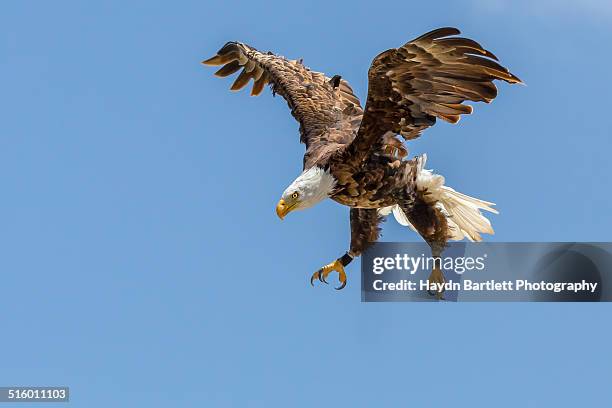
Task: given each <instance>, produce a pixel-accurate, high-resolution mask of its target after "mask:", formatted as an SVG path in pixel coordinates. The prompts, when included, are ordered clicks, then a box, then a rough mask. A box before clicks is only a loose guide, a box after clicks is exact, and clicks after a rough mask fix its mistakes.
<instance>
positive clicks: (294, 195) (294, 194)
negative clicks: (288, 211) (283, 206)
mask: <svg viewBox="0 0 612 408" xmlns="http://www.w3.org/2000/svg"><path fill="white" fill-rule="evenodd" d="M299 196H300V195H299V194H298V192H297V191H296V192H295V193H293V194H291V198H293V199H294V200H296V199H297V198H298V197H299Z"/></svg>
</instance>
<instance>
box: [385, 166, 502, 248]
mask: <svg viewBox="0 0 612 408" xmlns="http://www.w3.org/2000/svg"><path fill="white" fill-rule="evenodd" d="M426 161H427V156H426V155H423V156H421V157H420V158H419V159H418V164H417V171H418V173H417V180H416V184H417V189H418V190H419V191H423V192H425V191H426V192H427V194H426V195H424V197H425V199H426V200H427V202H430V203H432V204H434V205H435V206H436V207H438V208H439V209H440V210H441V211H442V213H443V214H444V215H446V220H447V222H448V229H449V231H448V232H449V239H450V240H453V241H459V240H462V239H463V238H467V239H469V240H470V241H481V240H482V238H481V237H480V234H481V233H486V234H493V233H494V231H493V228H492V227H491V222H490V221H489V220H488V219H487V218H486V217H485V216H484V215H482V213H481V212H480V210H484V211H489V212H491V213H493V214H499V213H498V212H497V210H496V209H494V208H493V207H492V206H494V205H495V204H494V203H491V202H488V201H484V200H480V199H478V198H474V197H470V196H468V195H465V194H462V193H460V192H458V191H455V190H453V189H452V188H450V187H447V186H445V185H444V177H443V176H440V175H438V174H434V173H433V172H432V171H431V170H427V169H425V168H424V166H425V162H426ZM378 212H379V213H380V214H381V215H389V214H390V213H391V212H393V216H394V217H395V219H396V220H397V222H398V223H400V224H401V225H404V226H408V227H410V228H411V229H413V230H415V231H416V229H415V228H414V226H413V225H412V224H411V223H410V221H409V220H408V217H406V214H404V212H403V211H402V209H401V208H400V207H399V206H398V205H394V206H390V207H385V208H380V209H379V210H378Z"/></svg>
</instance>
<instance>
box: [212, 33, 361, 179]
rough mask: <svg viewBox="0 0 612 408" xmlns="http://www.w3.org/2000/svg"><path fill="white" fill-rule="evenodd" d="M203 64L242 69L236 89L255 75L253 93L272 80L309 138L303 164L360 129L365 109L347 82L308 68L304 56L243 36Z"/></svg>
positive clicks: (221, 73) (225, 69) (224, 73)
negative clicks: (290, 56)
mask: <svg viewBox="0 0 612 408" xmlns="http://www.w3.org/2000/svg"><path fill="white" fill-rule="evenodd" d="M203 64H206V65H223V67H222V68H221V69H219V70H218V71H217V72H216V73H215V75H216V76H219V77H226V76H228V75H231V74H233V73H235V72H237V71H240V70H242V71H241V72H240V74H239V75H238V77H237V78H236V81H235V82H234V84H233V85H232V87H231V90H232V91H238V90H240V89H242V88H243V87H245V86H246V85H247V84H248V83H249V81H250V80H251V79H252V80H253V81H254V83H253V89H252V90H251V95H259V94H260V93H261V92H262V90H263V88H264V86H265V85H266V84H268V83H269V84H270V85H271V87H272V92H273V93H275V94H276V93H277V94H279V95H281V96H282V97H283V98H285V100H286V101H287V103H288V104H289V107H290V108H291V113H292V115H293V117H294V118H295V119H296V120H297V121H298V122H299V123H300V135H301V137H300V141H301V142H302V143H304V144H306V154H305V155H304V168H308V167H311V166H313V165H314V164H316V163H321V162H324V161H326V160H327V158H328V157H329V156H330V155H331V154H332V153H333V152H334V151H336V150H337V149H338V148H339V147H341V146H343V145H346V144H347V143H350V142H351V141H352V140H353V138H354V137H355V134H356V133H357V129H358V128H359V123H360V122H361V117H362V115H363V110H362V109H361V105H360V104H359V99H357V97H356V96H355V95H354V94H353V90H352V89H351V87H350V86H349V84H348V83H347V82H346V81H344V80H343V79H341V78H340V77H339V76H334V77H333V78H331V79H330V78H328V77H326V76H325V75H324V74H322V73H320V72H313V71H311V70H310V69H308V68H306V67H305V66H304V65H302V62H301V61H297V60H287V59H286V58H284V57H281V56H277V55H274V54H272V53H270V52H268V53H262V52H259V51H257V50H256V49H255V48H253V47H250V46H248V45H246V44H242V43H239V42H228V43H227V44H225V46H224V47H223V48H221V49H220V50H219V51H218V52H217V55H215V56H214V57H212V58H210V59H208V60H206V61H203Z"/></svg>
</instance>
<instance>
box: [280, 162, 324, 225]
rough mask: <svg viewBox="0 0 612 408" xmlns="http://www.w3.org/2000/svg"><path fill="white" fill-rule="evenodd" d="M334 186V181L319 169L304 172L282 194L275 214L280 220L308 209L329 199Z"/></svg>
mask: <svg viewBox="0 0 612 408" xmlns="http://www.w3.org/2000/svg"><path fill="white" fill-rule="evenodd" d="M335 185H336V179H334V177H333V176H332V175H331V174H330V173H329V171H326V170H324V169H322V168H321V167H318V166H314V167H311V168H309V169H307V170H304V171H303V172H302V174H300V176H299V177H298V178H296V179H295V180H294V181H293V183H291V184H290V185H289V187H287V189H285V191H284V192H283V195H282V197H281V199H280V201H279V202H278V204H277V205H276V214H278V217H279V218H280V219H281V220H282V219H283V218H285V216H286V215H287V214H289V213H290V212H291V211H294V210H303V209H306V208H310V207H312V206H313V205H315V204H316V203H318V202H319V201H322V200H324V199H326V198H327V197H329V196H330V195H331V193H332V191H333V189H334V186H335Z"/></svg>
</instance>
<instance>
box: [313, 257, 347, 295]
mask: <svg viewBox="0 0 612 408" xmlns="http://www.w3.org/2000/svg"><path fill="white" fill-rule="evenodd" d="M333 271H336V272H338V280H339V281H340V286H339V287H337V288H335V289H336V290H340V289H343V288H344V287H345V286H346V272H344V265H342V262H340V260H339V259H336V260H335V261H334V262H332V263H330V264H327V265H325V266H324V267H322V268H321V269H319V270H318V271H317V272H315V273H314V274H313V275H312V277H311V278H310V283H311V284H312V282H313V281H314V279H315V277H316V278H319V280H320V281H321V282H323V283H326V284H329V282H327V280H326V278H327V276H328V275H329V274H330V273H331V272H333ZM313 286H314V285H313Z"/></svg>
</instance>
